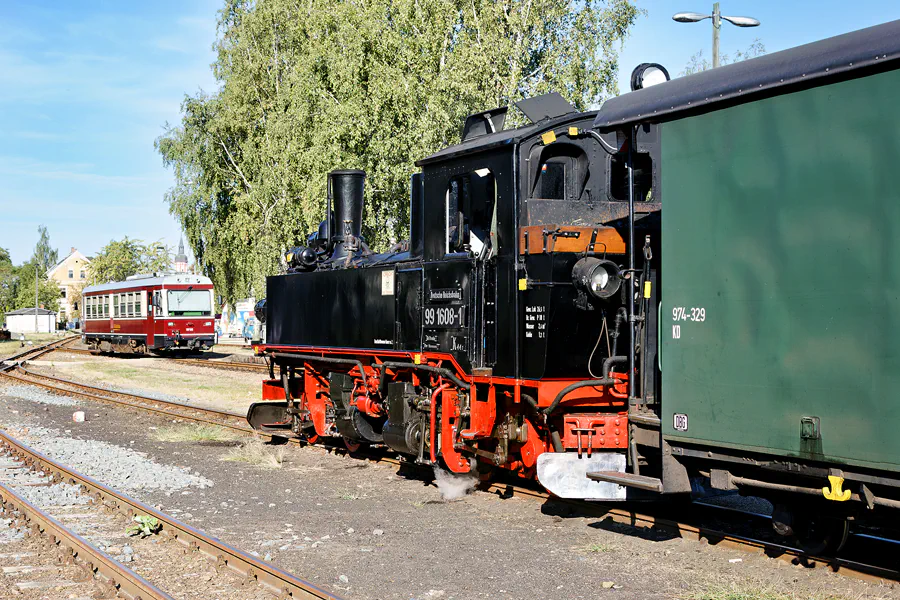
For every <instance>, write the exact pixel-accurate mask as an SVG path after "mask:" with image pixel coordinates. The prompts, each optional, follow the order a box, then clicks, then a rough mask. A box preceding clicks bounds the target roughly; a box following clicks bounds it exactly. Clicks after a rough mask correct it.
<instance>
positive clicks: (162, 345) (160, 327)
mask: <svg viewBox="0 0 900 600" xmlns="http://www.w3.org/2000/svg"><path fill="white" fill-rule="evenodd" d="M173 293H175V294H177V295H175V296H173V295H172V294H173ZM214 302H215V299H214V291H213V285H212V281H211V280H210V279H209V278H208V277H203V276H201V275H188V274H177V275H161V276H152V275H148V276H140V275H138V276H134V277H130V278H128V279H127V280H126V281H120V282H112V283H105V284H102V285H96V286H91V287H88V288H85V290H84V292H83V296H82V320H83V322H84V325H83V332H84V333H83V334H82V341H83V342H85V343H86V344H88V345H89V346H90V347H91V348H92V349H95V350H101V351H104V352H126V353H137V354H140V353H145V352H149V351H154V352H157V351H163V350H177V349H182V350H202V349H208V348H209V347H211V346H212V345H213V344H214V343H215V339H216V333H215V312H214V306H215V304H214ZM189 309H190V310H189Z"/></svg>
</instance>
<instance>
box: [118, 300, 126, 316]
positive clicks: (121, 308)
mask: <svg viewBox="0 0 900 600" xmlns="http://www.w3.org/2000/svg"><path fill="white" fill-rule="evenodd" d="M126 314H127V313H126V312H125V294H119V318H125V315H126Z"/></svg>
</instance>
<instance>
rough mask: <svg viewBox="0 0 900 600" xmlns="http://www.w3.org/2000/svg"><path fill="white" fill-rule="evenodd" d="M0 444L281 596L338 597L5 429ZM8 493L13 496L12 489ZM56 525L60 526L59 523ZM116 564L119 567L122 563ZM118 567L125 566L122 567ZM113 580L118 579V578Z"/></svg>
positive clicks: (46, 520)
mask: <svg viewBox="0 0 900 600" xmlns="http://www.w3.org/2000/svg"><path fill="white" fill-rule="evenodd" d="M0 445H2V446H4V447H5V448H7V449H8V450H9V452H10V453H12V454H15V455H18V456H20V457H21V458H22V459H23V461H24V462H25V463H26V464H28V465H36V467H37V468H39V469H41V470H43V471H45V472H48V473H50V474H51V475H53V476H54V477H55V478H58V479H60V480H63V481H66V482H68V483H70V484H73V485H81V486H83V487H84V489H85V490H87V492H88V493H89V494H90V495H92V496H94V498H95V499H96V500H99V501H103V502H107V503H110V504H111V505H112V506H114V507H115V508H116V509H117V510H118V511H119V512H120V513H122V514H124V515H126V516H128V517H129V518H131V517H133V516H135V515H149V516H152V517H155V518H156V519H157V520H159V522H160V524H161V525H162V531H163V532H166V533H167V534H168V535H170V536H172V537H173V538H174V539H175V540H177V541H178V542H180V543H182V544H184V545H185V546H187V547H188V548H190V549H192V550H195V551H199V552H201V553H203V554H204V555H205V556H206V557H208V558H209V559H211V560H214V561H216V564H217V565H218V566H221V567H226V568H228V569H230V570H232V571H233V572H235V573H238V574H239V575H241V576H245V577H247V578H248V579H251V580H255V581H257V582H259V583H260V584H261V585H263V586H265V587H266V588H268V589H269V590H270V591H272V592H273V593H274V594H278V595H280V597H281V598H304V599H306V598H312V599H315V598H319V599H329V600H339V599H338V597H337V596H334V595H332V594H330V593H328V592H326V591H325V590H322V589H320V588H318V587H316V586H315V585H313V584H311V583H309V582H308V581H304V580H302V579H300V578H298V577H295V576H294V575H291V574H290V573H288V572H286V571H283V570H281V569H279V568H278V567H276V566H274V565H272V564H269V563H267V562H265V561H263V560H260V559H258V558H256V557H254V556H252V555H250V554H247V553H246V552H243V551H242V550H239V549H237V548H234V547H233V546H230V545H228V544H226V543H224V542H222V541H221V540H218V539H216V538H214V537H211V536H208V535H206V534H205V533H203V532H201V531H198V530H197V529H194V528H193V527H191V526H190V525H186V524H184V523H182V522H181V521H178V520H177V519H174V518H172V517H171V516H169V515H166V514H165V513H161V512H159V511H158V510H156V509H154V508H152V507H150V506H148V505H146V504H144V503H143V502H140V501H139V500H135V499H133V498H131V497H129V496H126V495H125V494H123V493H121V492H118V491H116V490H113V489H112V488H110V487H107V486H105V485H103V484H102V483H100V482H98V481H95V480H93V479H91V478H90V477H88V476H86V475H82V474H81V473H78V472H77V471H75V470H73V469H71V468H69V467H66V466H64V465H62V464H60V463H57V462H56V461H54V460H52V459H50V458H49V457H47V456H45V455H43V454H41V453H40V452H38V451H36V450H34V449H32V448H30V447H28V446H26V445H25V444H23V443H22V442H20V441H19V440H17V439H15V438H13V437H12V436H10V435H8V434H7V433H6V432H4V431H0ZM9 493H10V494H13V495H14V493H13V492H9ZM19 501H20V502H22V503H25V501H24V500H21V498H19ZM26 504H27V503H26ZM29 506H30V508H31V510H32V511H37V512H40V511H38V509H36V508H35V507H33V506H31V505H29ZM32 514H34V515H35V517H34V518H40V519H41V520H42V522H44V523H46V524H48V525H49V526H52V525H53V523H54V521H53V519H52V518H51V517H49V516H46V515H44V516H43V517H40V516H38V515H37V514H36V513H34V512H32ZM55 523H56V525H59V523H58V522H55ZM59 526H60V527H61V525H59ZM79 539H80V538H79ZM73 543H78V548H79V549H83V551H84V552H86V553H89V552H90V550H91V546H90V544H89V543H88V542H87V541H86V540H83V539H80V542H78V541H77V540H75V541H73ZM94 553H95V554H98V553H99V551H96V550H95V551H94ZM97 561H98V562H95V564H94V566H95V567H99V566H100V565H102V564H105V562H113V561H111V559H108V558H106V557H105V556H104V555H102V553H99V556H98V558H97ZM119 566H120V567H121V565H119ZM121 568H123V569H124V567H121ZM126 570H127V569H126ZM128 573H131V574H132V575H134V573H132V572H131V571H128ZM135 576H136V575H135ZM116 581H119V580H118V579H117V580H116ZM145 583H146V582H145ZM135 585H136V584H135ZM148 585H149V584H148ZM153 589H155V588H153ZM157 592H158V590H157ZM159 594H162V595H151V594H150V592H148V591H139V590H138V591H137V592H136V593H135V594H134V595H133V596H131V597H132V598H137V597H138V596H141V597H143V598H148V597H149V598H166V599H168V598H169V596H167V595H165V594H163V593H162V592H159Z"/></svg>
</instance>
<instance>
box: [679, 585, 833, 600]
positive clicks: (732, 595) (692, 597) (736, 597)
mask: <svg viewBox="0 0 900 600" xmlns="http://www.w3.org/2000/svg"><path fill="white" fill-rule="evenodd" d="M801 597H802V598H803V599H804V600H843V597H841V596H834V595H828V594H809V595H806V594H804V595H803V596H795V595H792V594H783V593H781V592H776V591H773V590H768V589H765V588H744V587H740V586H737V585H735V584H730V585H727V586H726V585H719V584H716V585H713V586H710V587H707V588H705V589H703V590H701V591H694V592H688V593H687V594H685V595H683V596H680V598H681V600H796V599H798V598H801Z"/></svg>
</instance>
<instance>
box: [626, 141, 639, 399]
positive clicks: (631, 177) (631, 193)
mask: <svg viewBox="0 0 900 600" xmlns="http://www.w3.org/2000/svg"><path fill="white" fill-rule="evenodd" d="M628 272H629V274H630V275H631V277H630V282H629V285H628V286H627V287H628V288H630V289H629V290H628V404H629V406H633V405H636V404H637V402H636V399H635V396H634V323H635V319H634V126H632V125H629V126H628Z"/></svg>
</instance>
